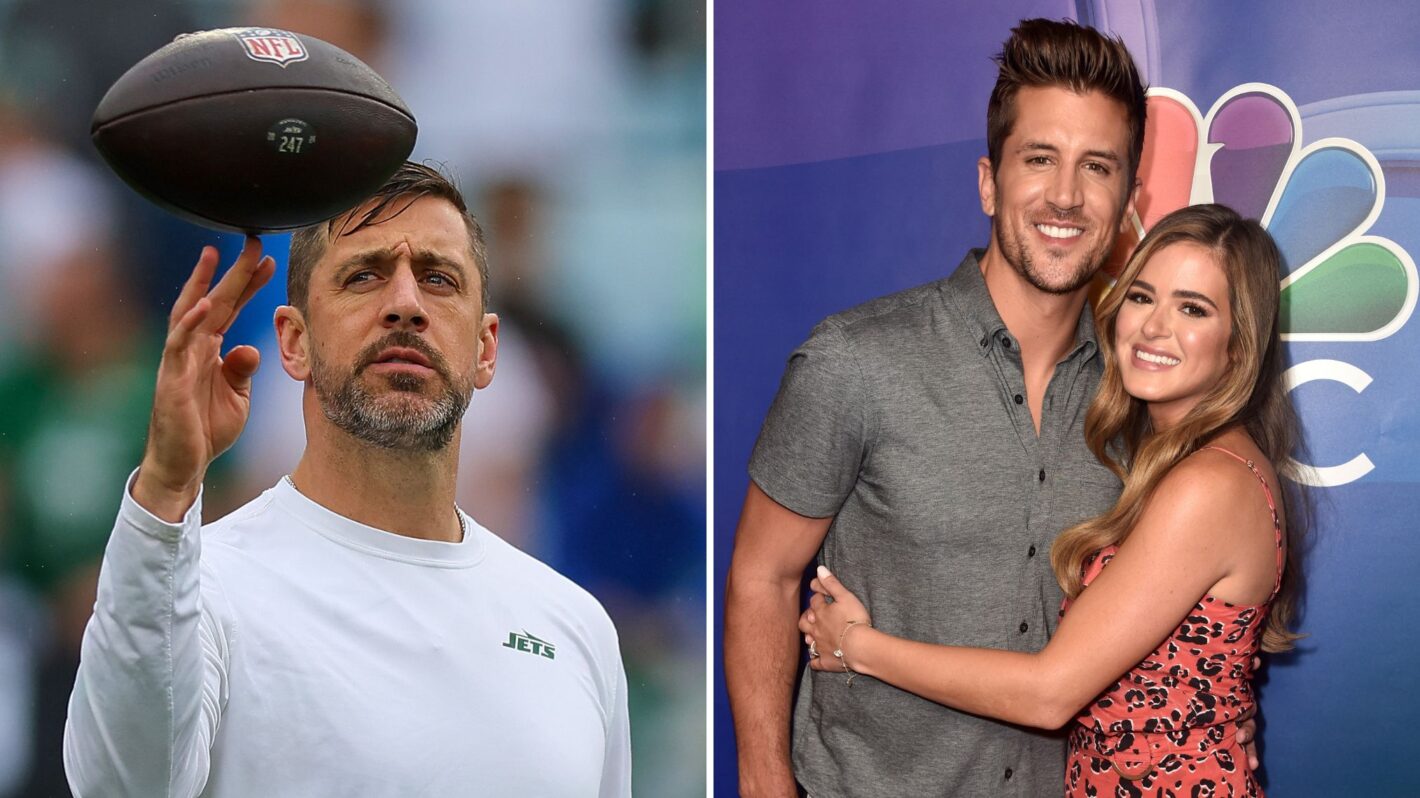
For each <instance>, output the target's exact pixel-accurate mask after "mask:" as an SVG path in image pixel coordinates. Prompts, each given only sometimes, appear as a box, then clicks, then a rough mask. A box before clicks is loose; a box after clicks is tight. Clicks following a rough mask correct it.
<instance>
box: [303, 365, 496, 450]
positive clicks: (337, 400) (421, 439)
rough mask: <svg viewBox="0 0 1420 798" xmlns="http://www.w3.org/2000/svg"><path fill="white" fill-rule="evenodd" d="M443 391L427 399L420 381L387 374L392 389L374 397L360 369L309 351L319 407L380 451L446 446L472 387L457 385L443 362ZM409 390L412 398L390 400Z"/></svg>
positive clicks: (352, 433) (439, 372) (465, 406)
mask: <svg viewBox="0 0 1420 798" xmlns="http://www.w3.org/2000/svg"><path fill="white" fill-rule="evenodd" d="M435 366H436V369H435V370H436V372H437V373H438V374H439V375H440V376H442V377H444V379H443V380H441V382H442V384H443V390H441V391H440V392H439V393H438V394H437V395H436V396H435V397H434V398H433V400H432V402H429V401H427V400H424V394H423V392H422V391H421V388H422V387H423V385H422V384H423V382H424V381H423V380H421V379H420V378H418V377H414V376H411V375H408V374H394V375H390V377H389V378H388V380H389V386H390V388H391V390H390V391H389V392H387V393H386V394H385V396H384V397H381V396H376V395H374V394H372V393H370V392H369V391H368V390H366V389H365V386H364V385H363V384H361V382H360V375H361V373H363V372H364V367H363V366H361V367H360V368H357V369H355V370H354V371H352V372H349V373H345V374H340V373H337V370H336V369H335V368H333V367H330V366H329V364H327V363H325V362H324V361H322V360H321V358H320V356H319V355H317V354H316V353H315V352H314V351H312V353H311V383H312V385H313V386H314V388H315V389H316V398H317V399H319V400H320V406H321V410H322V411H324V412H325V417H326V418H328V419H330V421H331V423H333V424H334V425H335V426H336V427H338V428H340V429H341V430H343V431H344V432H346V433H348V434H349V435H351V436H352V437H354V438H355V439H356V440H360V441H363V442H365V443H368V444H370V445H371V446H377V447H379V448H381V449H393V450H397V451H405V452H438V451H443V450H444V449H446V448H448V446H449V444H450V443H451V442H452V441H453V439H454V432H455V431H456V430H457V429H458V426H459V421H460V420H462V419H463V414H464V410H466V409H467V408H468V402H469V399H470V397H472V395H473V390H472V386H467V387H465V386H458V385H455V384H454V382H453V381H452V380H450V379H449V377H448V375H447V372H446V371H445V370H444V369H443V368H442V364H441V363H436V364H435ZM400 393H408V394H410V398H412V399H415V400H416V401H415V402H391V401H388V399H389V398H392V397H391V395H398V394H400Z"/></svg>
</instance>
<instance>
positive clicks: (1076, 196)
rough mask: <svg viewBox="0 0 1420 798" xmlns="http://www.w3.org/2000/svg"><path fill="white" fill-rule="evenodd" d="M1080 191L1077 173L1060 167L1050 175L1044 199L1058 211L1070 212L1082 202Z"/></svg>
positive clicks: (1071, 169) (1072, 169)
mask: <svg viewBox="0 0 1420 798" xmlns="http://www.w3.org/2000/svg"><path fill="white" fill-rule="evenodd" d="M1080 189H1081V186H1080V175H1079V172H1078V171H1077V170H1075V169H1074V168H1072V167H1069V166H1062V167H1061V168H1060V169H1057V170H1055V172H1054V173H1053V174H1052V176H1051V179H1050V185H1049V186H1048V187H1047V189H1046V196H1045V199H1046V201H1047V202H1049V203H1050V204H1051V205H1053V206H1054V207H1055V208H1056V209H1058V210H1072V209H1074V208H1078V207H1080V205H1081V204H1082V203H1083V202H1084V198H1083V197H1082V196H1081V190H1080Z"/></svg>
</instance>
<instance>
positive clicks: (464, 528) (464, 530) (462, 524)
mask: <svg viewBox="0 0 1420 798" xmlns="http://www.w3.org/2000/svg"><path fill="white" fill-rule="evenodd" d="M282 479H284V480H286V484H287V485H290V486H291V490H294V491H296V492H297V493H301V489H300V488H297V487H296V480H294V479H291V475H290V474H287V475H286V476H284V477H282ZM301 495H303V496H304V495H305V494H301ZM454 515H456V516H458V519H459V542H460V543H462V542H463V541H465V540H467V539H468V522H467V521H465V520H463V513H462V512H460V511H459V508H458V505H457V504H456V505H454Z"/></svg>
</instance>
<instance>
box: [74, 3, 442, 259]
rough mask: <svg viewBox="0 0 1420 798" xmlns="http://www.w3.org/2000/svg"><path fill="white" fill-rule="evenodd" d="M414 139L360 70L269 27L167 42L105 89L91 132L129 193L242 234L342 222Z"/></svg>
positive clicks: (308, 40) (394, 102) (341, 56)
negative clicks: (334, 219) (343, 215)
mask: <svg viewBox="0 0 1420 798" xmlns="http://www.w3.org/2000/svg"><path fill="white" fill-rule="evenodd" d="M417 132H418V129H417V127H416V125H415V122H414V116H413V115H412V114H410V112H409V109H408V108H407V107H405V105H404V101H403V100H401V99H400V98H399V95H397V94H395V92H394V89H392V88H390V86H389V84H388V83H386V82H385V80H384V79H383V78H381V77H380V76H379V75H378V74H376V73H375V71H374V70H373V69H370V68H369V67H368V66H366V65H365V64H363V63H361V62H360V60H359V59H357V58H355V57H354V56H352V55H350V54H349V53H347V52H345V51H344V50H341V49H340V48H338V47H335V46H333V45H331V44H328V43H326V42H323V41H321V40H320V39H317V38H314V37H311V36H306V35H303V34H299V33H290V32H287V31H282V30H274V29H269V28H225V29H222V30H210V31H203V32H201V33H191V34H184V35H182V36H179V37H178V38H177V39H175V40H174V41H173V42H172V43H171V44H169V45H167V46H166V47H163V48H162V49H160V50H158V51H157V52H155V53H153V54H151V55H149V56H148V57H146V58H144V59H143V60H142V61H139V62H138V63H137V64H135V65H134V66H133V68H132V69H129V70H128V71H127V72H125V73H124V74H123V76H122V77H120V78H119V79H118V81H117V82H115V83H114V84H113V86H112V87H111V88H110V89H109V90H108V93H107V94H105V95H104V98H103V100H102V101H100V102H99V107H98V108H97V109H96V110H95V111H94V120H93V126H92V128H91V134H92V137H93V140H94V145H95V146H96V147H97V148H98V150H99V153H100V154H102V155H103V157H104V160H106V161H107V162H108V164H109V166H110V167H112V168H113V170H114V171H115V172H117V173H118V175H119V177H121V178H123V180H124V182H126V183H128V185H129V186H131V187H133V189H134V190H136V191H137V192H138V193H140V194H142V195H143V196H144V197H147V198H148V199H149V200H151V201H153V202H155V203H157V204H158V205H160V206H162V207H163V208H166V209H167V210H169V211H172V212H173V213H175V214H177V215H179V216H181V217H183V218H185V219H188V220H190V221H193V222H196V223H198V224H201V225H204V226H207V227H215V228H217V229H220V230H231V231H236V232H244V233H267V232H276V231H281V230H291V229H294V228H297V227H303V226H305V225H308V224H314V223H315V222H319V221H322V220H324V219H329V218H331V217H333V216H336V215H338V214H340V213H342V212H344V211H346V210H349V209H350V208H352V207H354V206H355V205H357V204H358V203H359V202H360V201H361V200H362V199H364V198H365V197H368V196H369V195H370V194H372V193H374V191H375V190H376V189H378V188H379V187H380V186H381V185H382V184H383V183H384V181H385V180H386V179H388V178H389V176H390V175H392V174H393V173H394V171H395V169H397V168H398V167H399V165H400V164H401V163H403V162H404V160H405V158H407V157H408V156H409V153H410V152H411V151H412V150H413V149H414V139H415V135H416V133H417Z"/></svg>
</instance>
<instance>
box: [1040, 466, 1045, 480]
mask: <svg viewBox="0 0 1420 798" xmlns="http://www.w3.org/2000/svg"><path fill="white" fill-rule="evenodd" d="M1040 481H1041V482H1044V481H1045V469H1044V468H1042V469H1040Z"/></svg>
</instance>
